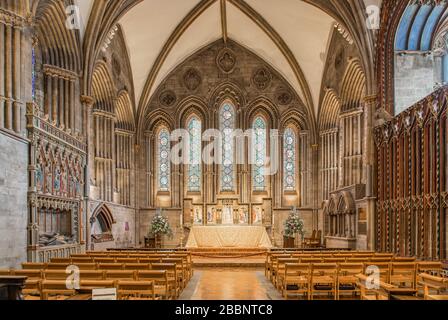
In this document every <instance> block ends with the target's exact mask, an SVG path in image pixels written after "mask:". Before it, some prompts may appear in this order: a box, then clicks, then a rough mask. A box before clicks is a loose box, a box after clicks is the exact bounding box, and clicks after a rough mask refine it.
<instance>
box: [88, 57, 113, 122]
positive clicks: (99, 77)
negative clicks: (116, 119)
mask: <svg viewBox="0 0 448 320" xmlns="http://www.w3.org/2000/svg"><path fill="white" fill-rule="evenodd" d="M92 91H93V96H94V97H95V106H94V109H96V110H101V111H105V112H109V113H111V114H114V113H115V105H114V100H115V91H116V90H115V85H114V82H113V80H112V76H111V74H110V72H109V69H108V67H107V64H106V63H105V62H104V61H99V62H98V63H97V65H96V67H95V70H94V72H93V79H92Z"/></svg>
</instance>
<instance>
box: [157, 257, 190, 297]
mask: <svg viewBox="0 0 448 320" xmlns="http://www.w3.org/2000/svg"><path fill="white" fill-rule="evenodd" d="M162 263H175V264H176V267H177V276H178V278H179V281H180V283H181V288H182V289H184V288H185V287H186V286H187V266H186V263H185V260H184V259H183V258H163V259H162Z"/></svg>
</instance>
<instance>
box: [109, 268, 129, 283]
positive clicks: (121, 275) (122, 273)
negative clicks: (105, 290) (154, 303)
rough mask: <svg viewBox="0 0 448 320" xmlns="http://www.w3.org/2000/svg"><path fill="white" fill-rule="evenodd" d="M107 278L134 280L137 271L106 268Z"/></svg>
mask: <svg viewBox="0 0 448 320" xmlns="http://www.w3.org/2000/svg"><path fill="white" fill-rule="evenodd" d="M104 277H105V280H123V281H133V280H135V279H136V276H135V271H130V270H106V271H105V274H104Z"/></svg>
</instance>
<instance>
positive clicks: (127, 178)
mask: <svg viewBox="0 0 448 320" xmlns="http://www.w3.org/2000/svg"><path fill="white" fill-rule="evenodd" d="M115 139H116V148H115V153H116V154H115V159H116V168H117V171H116V182H117V189H118V192H119V193H120V199H119V200H120V201H119V203H120V204H122V205H124V206H131V205H132V202H133V201H132V183H131V182H132V180H131V179H132V176H131V173H132V171H133V167H134V165H133V164H134V146H133V144H134V143H133V142H134V134H133V133H132V132H128V131H125V130H116V132H115Z"/></svg>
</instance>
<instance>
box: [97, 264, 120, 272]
mask: <svg viewBox="0 0 448 320" xmlns="http://www.w3.org/2000/svg"><path fill="white" fill-rule="evenodd" d="M123 267H124V265H123V264H122V263H98V267H97V269H98V270H123Z"/></svg>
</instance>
